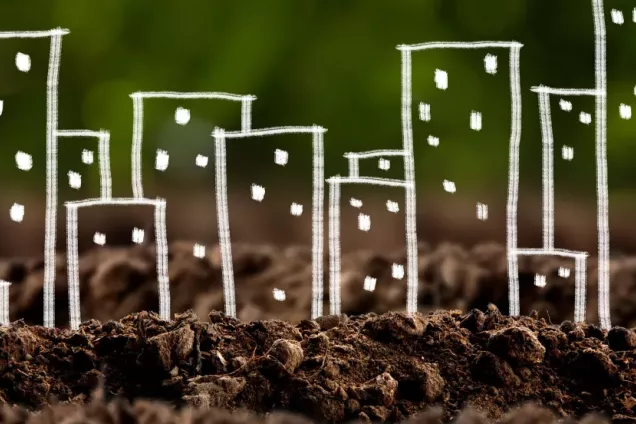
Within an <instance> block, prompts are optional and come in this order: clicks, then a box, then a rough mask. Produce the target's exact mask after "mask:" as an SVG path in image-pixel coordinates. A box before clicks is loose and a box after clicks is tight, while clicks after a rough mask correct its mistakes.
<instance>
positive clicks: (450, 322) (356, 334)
mask: <svg viewBox="0 0 636 424" xmlns="http://www.w3.org/2000/svg"><path fill="white" fill-rule="evenodd" d="M100 380H103V389H104V393H105V394H106V396H107V397H109V398H110V397H118V398H123V399H129V400H136V399H148V398H149V399H156V400H161V401H164V402H167V403H168V404H170V405H172V406H176V407H180V406H194V407H215V408H223V409H227V410H237V409H247V410H249V411H252V412H256V413H259V414H262V413H266V412H270V411H274V410H286V411H291V412H296V413H300V414H304V415H306V416H308V417H310V418H311V419H314V420H319V421H329V422H344V421H348V420H352V419H362V420H368V419H370V420H372V421H388V422H396V421H402V420H404V419H406V418H408V417H410V416H412V415H415V414H417V413H418V412H421V411H423V410H425V409H426V408H428V407H430V406H435V405H440V406H442V407H443V410H444V413H443V419H444V421H447V420H450V419H452V418H454V417H456V416H457V415H458V414H459V413H460V411H461V410H462V409H464V408H467V407H471V408H473V409H475V410H477V411H480V413H482V414H483V415H484V416H485V417H487V418H489V419H498V418H500V417H502V416H503V415H504V414H505V413H506V412H507V411H508V410H509V409H510V408H511V407H514V406H516V405H520V404H523V403H526V402H536V403H539V404H541V405H543V406H545V407H549V408H551V409H552V410H553V411H554V412H555V413H556V414H557V415H559V416H566V415H572V416H576V417H580V416H583V415H585V414H587V413H589V412H594V411H599V412H603V413H605V414H606V415H607V416H609V417H614V418H615V419H618V418H620V417H621V416H626V417H635V416H636V399H635V398H634V397H633V396H632V393H635V392H636V334H635V333H634V332H633V331H631V330H627V329H624V328H615V329H613V330H611V332H610V333H609V334H606V333H604V332H603V331H601V330H600V329H599V328H598V327H595V326H592V325H585V326H575V325H574V324H572V323H569V322H565V323H563V324H562V325H561V326H560V327H554V326H550V325H549V324H548V323H546V322H545V320H543V319H536V318H534V317H523V318H519V319H512V318H507V317H505V316H504V315H502V314H501V313H500V312H499V310H498V309H497V308H495V307H494V306H491V307H490V308H489V309H488V310H487V311H485V312H481V311H478V310H474V311H472V312H470V313H468V314H462V313H460V312H459V311H457V312H439V313H434V314H430V315H422V314H419V313H418V314H416V315H413V316H409V315H407V314H404V313H395V312H391V313H387V314H383V315H376V314H368V315H361V316H352V317H346V316H325V317H321V318H319V319H318V320H316V321H310V320H303V321H301V322H300V323H299V324H297V325H291V324H288V323H285V322H282V321H273V320H272V321H256V322H240V321H238V320H236V319H233V318H229V317H226V316H224V315H223V314H222V313H216V312H213V313H211V314H210V316H209V322H207V323H204V322H201V321H199V320H198V319H197V318H196V317H195V316H194V315H192V314H184V315H181V316H178V317H177V318H176V319H175V320H174V321H172V322H170V323H166V322H162V321H160V320H159V319H158V318H157V317H156V315H154V314H148V313H145V312H143V313H141V314H135V315H131V316H128V317H126V318H125V319H124V320H122V321H120V322H116V321H110V322H107V323H104V324H100V323H99V322H97V321H89V322H86V323H85V324H83V325H82V327H81V329H80V331H79V332H75V333H72V332H69V331H68V330H63V331H60V330H50V329H45V328H42V327H29V326H26V325H22V324H20V323H16V324H14V325H13V326H12V327H8V328H7V327H4V328H2V329H1V330H0V401H1V402H2V403H8V404H20V405H23V406H25V407H28V408H31V409H33V410H38V409H40V408H42V407H43V406H45V404H46V403H47V402H48V401H49V400H50V399H51V396H53V397H54V398H56V399H57V400H58V401H61V402H71V403H74V404H83V403H85V402H87V401H88V400H89V398H90V394H91V392H92V391H93V390H95V388H96V387H97V386H98V383H99V381H100Z"/></svg>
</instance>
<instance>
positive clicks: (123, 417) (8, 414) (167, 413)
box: [0, 399, 626, 424]
mask: <svg viewBox="0 0 636 424" xmlns="http://www.w3.org/2000/svg"><path fill="white" fill-rule="evenodd" d="M62 421H63V422H65V423H67V424H75V423H86V422H90V423H94V424H101V423H130V424H133V423H139V424H150V423H152V424H195V423H199V424H203V423H207V424H216V423H218V424H248V423H249V424H252V423H254V424H312V422H314V421H311V420H310V419H308V418H306V417H303V416H302V415H299V414H292V413H289V412H282V411H277V412H273V413H271V414H267V415H257V414H253V413H249V412H241V413H236V412H235V413H231V412H228V411H225V410H222V409H215V408H210V409H208V408H182V409H180V410H175V409H174V408H171V407H170V406H168V405H166V404H164V403H160V402H153V401H136V402H134V403H133V404H130V403H128V402H126V401H122V400H121V399H119V400H117V401H114V402H110V403H107V402H104V401H103V400H102V399H94V400H93V401H92V402H91V403H89V404H86V405H72V404H56V405H52V406H50V407H48V406H47V407H46V408H45V409H44V411H43V412H40V413H35V414H30V413H29V412H28V411H27V410H26V409H24V408H16V407H13V408H11V407H7V406H5V407H4V408H3V409H0V422H1V423H11V424H27V423H28V424H51V423H59V422H62ZM441 421H442V410H441V409H440V408H431V409H428V410H426V411H424V412H420V413H419V414H417V415H416V416H414V417H412V418H410V419H407V420H405V421H404V424H439V423H441ZM614 421H615V422H621V420H620V419H616V420H614ZM366 422H368V421H367V420H352V421H351V423H366ZM456 422H457V423H458V424H487V423H488V422H489V420H488V419H486V418H485V417H484V416H483V414H480V413H479V412H476V411H474V410H471V409H468V410H465V411H463V412H462V413H461V414H460V416H459V417H458V418H457V420H456ZM496 422H497V423H500V424H513V423H520V424H521V423H524V424H525V423H532V424H556V423H569V422H571V424H574V423H575V422H576V421H575V420H567V421H564V420H558V419H557V417H556V416H555V415H554V414H553V413H552V412H551V411H550V410H548V409H545V408H540V407H537V406H535V405H532V404H529V405H524V406H523V407H520V408H515V409H514V410H512V411H511V412H509V413H508V414H506V415H505V416H504V417H503V418H502V419H500V420H498V421H496ZM580 422H581V423H584V424H606V423H608V422H609V420H607V419H606V418H604V417H602V416H600V415H597V414H590V415H588V416H586V417H585V418H584V419H583V420H581V421H580ZM623 422H626V421H625V420H623Z"/></svg>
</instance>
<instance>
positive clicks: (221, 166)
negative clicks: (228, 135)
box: [214, 130, 236, 318]
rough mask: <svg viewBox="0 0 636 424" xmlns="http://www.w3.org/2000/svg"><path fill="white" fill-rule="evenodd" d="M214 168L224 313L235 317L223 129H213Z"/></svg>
mask: <svg viewBox="0 0 636 424" xmlns="http://www.w3.org/2000/svg"><path fill="white" fill-rule="evenodd" d="M214 143H215V170H216V204H217V205H216V210H217V220H218V227H219V230H218V231H219V246H220V250H221V267H222V268H221V272H222V277H223V293H224V300H225V314H226V315H229V316H231V317H235V318H236V301H235V299H234V292H235V289H234V268H233V262H232V245H231V243H232V242H231V238H230V218H229V211H228V201H227V169H226V168H227V153H226V145H225V134H224V131H223V130H219V131H215V136H214Z"/></svg>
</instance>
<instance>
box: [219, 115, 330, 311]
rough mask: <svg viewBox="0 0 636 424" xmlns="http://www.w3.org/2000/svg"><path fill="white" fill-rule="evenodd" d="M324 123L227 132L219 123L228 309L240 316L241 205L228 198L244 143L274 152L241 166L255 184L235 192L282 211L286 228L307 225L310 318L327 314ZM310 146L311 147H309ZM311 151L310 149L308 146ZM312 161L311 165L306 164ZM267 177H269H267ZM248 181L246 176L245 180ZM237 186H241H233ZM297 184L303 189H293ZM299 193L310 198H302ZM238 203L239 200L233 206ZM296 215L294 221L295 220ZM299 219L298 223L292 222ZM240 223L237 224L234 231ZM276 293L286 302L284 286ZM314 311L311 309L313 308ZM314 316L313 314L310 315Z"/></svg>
mask: <svg viewBox="0 0 636 424" xmlns="http://www.w3.org/2000/svg"><path fill="white" fill-rule="evenodd" d="M326 131H327V130H326V129H325V128H322V127H319V126H316V125H314V126H308V127H281V128H266V129H252V130H249V131H247V132H245V131H236V132H232V131H230V132H226V131H225V130H223V129H216V130H215V131H214V133H213V134H212V135H213V137H214V142H215V148H216V150H215V166H216V200H217V215H218V228H219V245H220V248H221V259H222V269H223V286H224V289H225V313H226V314H228V315H230V316H234V317H236V316H237V315H236V304H237V302H236V293H235V288H234V267H233V261H232V238H231V235H230V229H231V221H230V217H231V216H232V215H235V214H238V213H239V212H240V211H239V210H237V209H239V208H240V205H239V206H237V204H236V203H234V204H233V203H232V202H231V201H229V200H228V183H227V181H228V163H230V164H232V165H234V164H240V165H242V163H241V158H242V157H244V152H245V149H249V148H250V147H252V148H258V147H262V146H263V145H264V144H265V143H266V144H265V145H267V146H271V156H269V157H268V158H267V159H266V162H265V161H263V165H262V167H259V166H257V165H254V166H253V167H252V168H254V169H245V170H244V171H242V172H241V174H243V175H242V177H244V178H253V179H252V182H251V184H241V185H240V186H238V187H239V188H237V190H236V192H237V193H239V194H240V195H242V198H243V199H245V201H247V202H250V203H249V204H251V205H253V206H252V207H254V208H257V207H258V205H259V204H265V205H267V208H269V209H270V210H275V211H276V212H277V213H280V218H279V220H278V221H279V222H276V223H274V222H272V223H271V224H269V225H278V226H280V228H281V231H290V228H302V230H303V234H309V235H311V244H312V305H311V318H317V317H319V316H321V315H322V309H323V261H324V257H323V232H324V231H323V202H324V133H325V132H326ZM308 147H310V148H311V149H308ZM308 150H310V151H311V155H308V154H307V151H308ZM307 162H310V163H311V165H309V166H306V164H307ZM265 180H266V181H268V182H269V184H268V183H265V182H263V181H265ZM243 182H244V181H243ZM234 187H237V186H235V185H234V186H233V188H234ZM296 188H298V190H294V189H296ZM296 195H303V196H304V197H303V198H306V199H309V198H310V199H311V204H307V205H305V204H303V201H300V200H298V198H296V197H295V196H296ZM233 205H234V206H233ZM292 220H293V221H292ZM292 225H297V227H291V226H292ZM234 230H236V232H238V230H239V228H237V227H234V228H233V232H234ZM273 297H274V299H275V300H277V301H279V302H285V300H286V296H285V292H283V291H282V290H279V289H274V290H273ZM308 312H309V311H308ZM308 318H309V316H308Z"/></svg>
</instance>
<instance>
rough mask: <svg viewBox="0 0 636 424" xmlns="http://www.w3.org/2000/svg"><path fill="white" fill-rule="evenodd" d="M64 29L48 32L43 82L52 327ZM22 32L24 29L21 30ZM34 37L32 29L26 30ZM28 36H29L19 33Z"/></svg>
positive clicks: (47, 292) (47, 291) (47, 317)
mask: <svg viewBox="0 0 636 424" xmlns="http://www.w3.org/2000/svg"><path fill="white" fill-rule="evenodd" d="M64 33H65V32H64V30H61V29H57V30H53V31H50V32H49V36H50V37H51V50H50V53H49V70H48V75H47V82H46V91H47V95H46V104H47V107H46V109H47V112H46V115H47V116H46V213H45V215H46V216H45V232H44V289H43V292H44V326H45V327H48V328H54V327H55V277H56V267H55V259H56V258H55V246H56V239H57V208H58V196H57V188H58V187H57V184H58V178H57V168H58V167H57V150H58V146H57V144H58V142H57V134H56V133H57V125H58V83H59V77H60V57H61V54H62V35H64ZM22 34H23V35H24V34H25V33H22ZM40 34H43V33H40ZM30 36H34V37H35V33H30ZM20 38H29V37H20Z"/></svg>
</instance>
